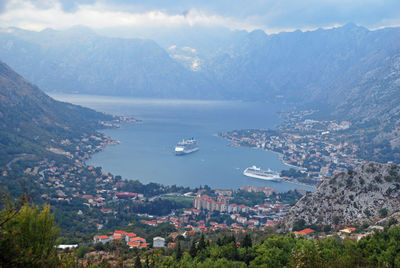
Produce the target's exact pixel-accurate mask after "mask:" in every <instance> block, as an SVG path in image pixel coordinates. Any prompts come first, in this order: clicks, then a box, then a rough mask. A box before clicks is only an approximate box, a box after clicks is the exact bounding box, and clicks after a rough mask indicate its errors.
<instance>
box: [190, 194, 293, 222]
mask: <svg viewBox="0 0 400 268" xmlns="http://www.w3.org/2000/svg"><path fill="white" fill-rule="evenodd" d="M241 190H244V191H248V192H263V193H264V194H265V195H266V197H267V196H270V195H272V193H275V191H274V190H272V189H270V188H268V187H253V186H247V187H242V188H241ZM214 193H215V192H214ZM222 197H224V198H222ZM231 199H232V197H231V196H222V195H217V196H213V197H211V196H209V195H199V196H197V197H195V198H194V200H193V207H194V209H193V210H195V211H196V212H200V211H206V212H213V211H218V212H219V213H222V214H228V215H230V217H231V219H232V220H234V221H236V223H238V224H240V225H241V226H245V227H249V228H257V227H264V226H266V225H269V226H270V225H275V224H276V223H278V222H279V221H281V220H283V218H284V217H285V215H286V213H287V212H288V211H289V208H290V207H289V205H287V204H281V203H279V202H275V203H274V202H265V203H263V204H258V205H254V206H246V205H244V204H235V203H230V201H231ZM185 213H186V211H185ZM188 214H189V212H188ZM221 226H223V225H221ZM221 226H220V227H221ZM214 227H215V226H214Z"/></svg>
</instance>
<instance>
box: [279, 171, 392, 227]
mask: <svg viewBox="0 0 400 268" xmlns="http://www.w3.org/2000/svg"><path fill="white" fill-rule="evenodd" d="M399 174H400V167H399V166H397V165H394V164H378V163H369V164H365V165H363V166H361V167H358V168H357V169H355V170H353V171H352V170H349V171H348V172H347V173H341V174H338V175H335V176H333V177H331V178H328V179H326V180H325V181H324V182H323V183H322V184H321V185H320V186H319V187H318V189H317V190H316V191H315V192H314V193H308V194H307V195H305V196H303V197H302V198H301V199H300V200H299V201H298V202H297V203H296V205H295V206H294V207H292V208H291V210H290V211H289V212H288V214H287V216H286V219H285V222H284V225H285V227H286V229H288V230H291V229H292V228H293V225H294V224H295V223H296V222H298V221H299V220H304V223H305V225H312V224H315V225H321V226H322V225H331V226H333V227H336V226H340V225H350V224H356V223H364V222H369V223H375V222H376V221H378V220H379V219H381V218H384V217H386V216H388V215H390V214H392V213H394V212H396V211H399V210H400V175H399Z"/></svg>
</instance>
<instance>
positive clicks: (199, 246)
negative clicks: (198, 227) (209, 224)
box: [197, 234, 206, 251]
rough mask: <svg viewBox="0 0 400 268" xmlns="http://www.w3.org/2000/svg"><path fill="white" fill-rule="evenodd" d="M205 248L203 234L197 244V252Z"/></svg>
mask: <svg viewBox="0 0 400 268" xmlns="http://www.w3.org/2000/svg"><path fill="white" fill-rule="evenodd" d="M205 248H206V242H205V241H204V234H201V236H200V241H199V244H198V245H197V250H198V251H200V250H202V249H205Z"/></svg>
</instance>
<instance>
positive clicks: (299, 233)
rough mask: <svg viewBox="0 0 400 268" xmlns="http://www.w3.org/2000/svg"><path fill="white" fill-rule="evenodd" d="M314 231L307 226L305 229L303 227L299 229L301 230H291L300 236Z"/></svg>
mask: <svg viewBox="0 0 400 268" xmlns="http://www.w3.org/2000/svg"><path fill="white" fill-rule="evenodd" d="M314 232H315V231H314V230H313V229H309V228H307V229H304V230H301V231H298V232H293V233H294V234H295V235H296V236H299V235H301V236H309V235H310V234H311V233H314Z"/></svg>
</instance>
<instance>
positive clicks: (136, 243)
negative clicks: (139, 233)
mask: <svg viewBox="0 0 400 268" xmlns="http://www.w3.org/2000/svg"><path fill="white" fill-rule="evenodd" d="M126 244H127V245H128V246H129V248H138V247H139V246H140V242H128V243H126Z"/></svg>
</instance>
